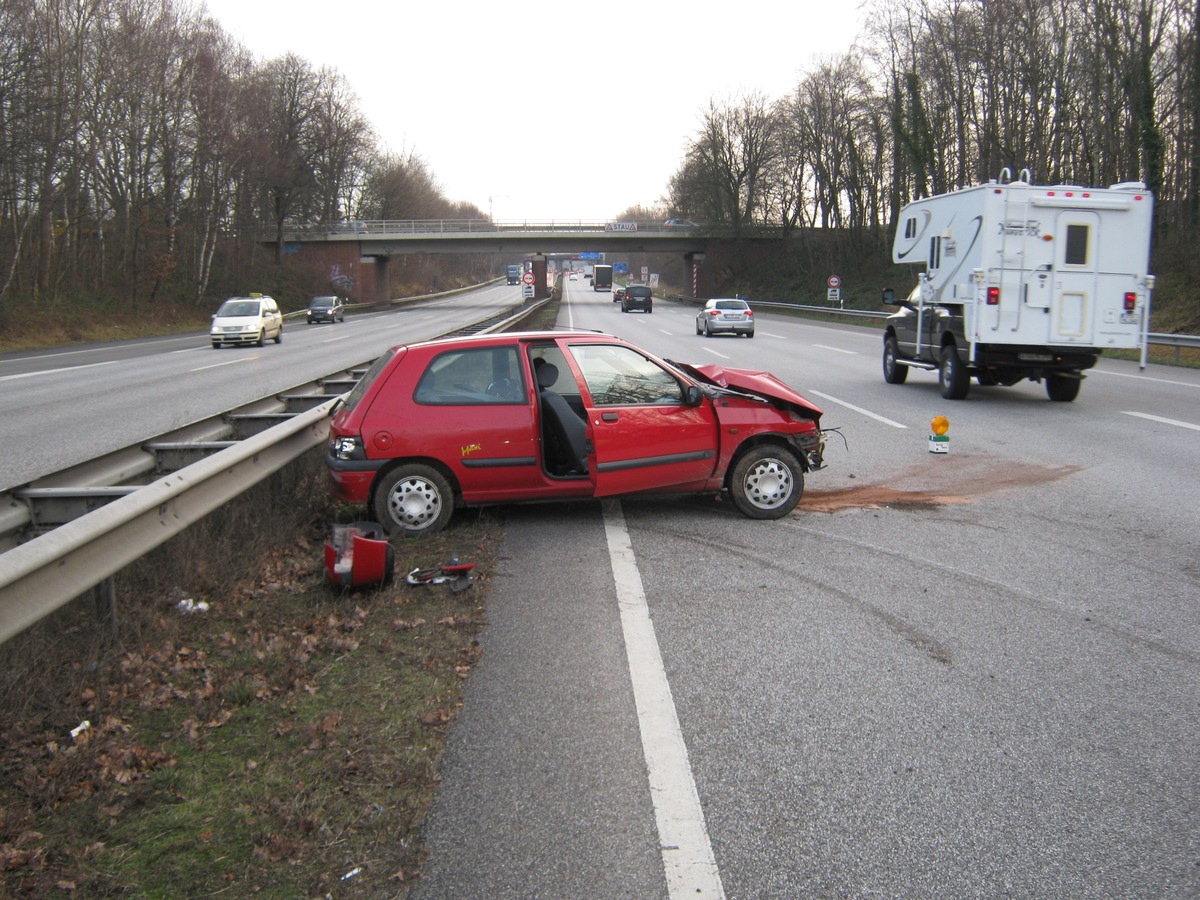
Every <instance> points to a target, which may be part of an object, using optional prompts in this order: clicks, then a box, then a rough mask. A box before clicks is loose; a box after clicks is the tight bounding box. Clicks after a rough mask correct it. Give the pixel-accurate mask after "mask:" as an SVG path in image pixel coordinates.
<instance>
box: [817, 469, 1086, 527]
mask: <svg viewBox="0 0 1200 900" xmlns="http://www.w3.org/2000/svg"><path fill="white" fill-rule="evenodd" d="M1082 468H1083V467H1082V466H1072V465H1060V466H1045V465H1038V464H1035V463H1028V462H1018V461H1016V460H1011V459H1004V458H1003V457H998V456H990V455H988V454H972V455H960V456H954V455H949V454H948V455H946V456H941V457H938V458H935V459H930V460H929V462H928V463H924V464H921V465H917V466H911V467H910V468H908V469H905V470H902V471H901V472H899V473H897V474H896V475H895V476H894V477H893V478H890V479H888V482H887V483H886V484H884V483H871V484H864V485H862V486H861V487H859V486H855V487H850V488H840V489H838V490H833V491H812V490H806V491H805V492H804V496H803V497H802V498H801V500H800V508H801V509H803V510H806V511H808V512H824V513H835V512H841V511H842V510H847V509H882V508H883V507H894V508H899V509H914V510H920V509H935V508H937V507H940V506H948V505H950V504H954V503H973V502H975V501H976V500H978V499H979V498H980V497H983V496H985V495H987V494H994V493H996V492H998V491H1004V490H1011V489H1014V488H1027V487H1036V486H1038V485H1040V484H1047V483H1050V482H1054V481H1061V480H1062V479H1064V478H1066V477H1068V476H1070V475H1073V474H1075V473H1076V472H1078V471H1080V470H1081V469H1082Z"/></svg>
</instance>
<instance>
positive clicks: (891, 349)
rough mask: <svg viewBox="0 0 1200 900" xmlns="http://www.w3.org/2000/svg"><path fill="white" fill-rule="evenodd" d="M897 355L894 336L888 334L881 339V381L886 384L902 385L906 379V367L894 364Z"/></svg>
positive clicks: (897, 348) (897, 350)
mask: <svg viewBox="0 0 1200 900" xmlns="http://www.w3.org/2000/svg"><path fill="white" fill-rule="evenodd" d="M898 353H899V347H898V345H897V343H896V336H895V335H894V334H889V335H888V336H887V337H885V338H884V339H883V380H884V381H886V382H887V383H888V384H904V382H905V380H906V379H907V378H908V366H902V365H900V363H898V362H896V355H897V354H898Z"/></svg>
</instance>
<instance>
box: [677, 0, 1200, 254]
mask: <svg viewBox="0 0 1200 900" xmlns="http://www.w3.org/2000/svg"><path fill="white" fill-rule="evenodd" d="M1198 15H1200V0H1006V2H1004V3H997V2H995V0H875V2H874V4H873V5H872V6H871V7H870V8H869V9H868V10H867V16H868V18H867V22H868V23H869V24H868V26H867V29H866V31H865V32H864V35H863V37H862V38H861V39H860V41H859V42H858V44H857V45H856V46H854V47H852V48H850V49H849V50H847V51H846V52H845V53H842V54H840V55H837V56H834V57H832V58H829V59H827V60H824V61H822V62H820V63H819V64H817V65H816V66H815V67H814V68H813V69H812V70H811V71H809V72H807V73H806V74H804V75H803V77H801V78H800V80H799V83H798V84H797V85H796V88H795V89H794V91H792V92H791V93H790V94H789V95H788V96H785V97H781V98H770V97H767V96H765V95H763V94H751V95H749V96H743V97H740V98H736V99H731V100H726V101H724V102H718V101H716V100H714V101H713V102H712V103H711V104H710V106H709V108H708V110H707V111H706V112H705V114H704V115H703V117H702V124H701V126H700V128H699V129H698V132H697V133H696V134H695V135H694V136H693V137H692V139H691V140H690V142H689V145H688V149H687V152H686V154H685V157H684V159H683V160H682V162H681V163H680V166H679V168H678V170H677V171H676V173H675V174H674V176H673V177H672V179H671V183H670V187H669V193H668V203H669V206H670V210H671V212H672V213H673V214H675V215H684V216H688V217H691V218H696V219H700V220H705V221H717V222H726V223H734V224H739V225H746V224H751V223H755V224H758V223H768V224H774V225H777V226H780V227H783V228H785V229H797V228H811V227H824V228H837V229H844V230H845V232H846V233H848V234H849V235H850V236H851V237H852V238H859V239H866V238H870V237H874V238H876V239H881V238H883V237H885V236H886V232H887V229H888V227H889V226H890V225H892V223H893V221H894V218H895V216H896V214H897V213H898V212H899V209H900V207H901V206H902V205H903V204H904V203H906V202H908V201H909V200H911V199H914V198H918V197H923V196H928V195H930V194H936V193H942V192H944V191H949V190H953V189H956V188H960V187H964V186H967V185H970V184H976V183H979V182H981V181H986V180H988V179H990V178H996V177H999V175H1000V173H1001V172H1002V171H1003V170H1004V169H1008V170H1009V171H1010V172H1011V173H1013V174H1014V175H1016V174H1018V173H1020V172H1021V171H1022V170H1025V169H1028V170H1029V171H1030V173H1031V176H1032V179H1033V181H1034V182H1035V183H1049V184H1059V183H1062V184H1079V185H1087V186H1102V185H1108V184H1113V183H1117V182H1122V181H1143V182H1145V183H1146V184H1147V186H1148V187H1149V188H1150V189H1151V191H1153V193H1154V194H1155V196H1156V198H1157V201H1158V203H1157V210H1158V222H1157V227H1158V229H1159V232H1160V233H1161V232H1162V231H1163V230H1164V229H1166V228H1171V229H1174V231H1175V232H1176V233H1177V234H1181V235H1183V236H1184V238H1185V239H1189V240H1192V241H1194V240H1195V233H1196V228H1197V225H1198V224H1200V130H1198V126H1200V45H1198V44H1197V39H1196V21H1197V18H1198Z"/></svg>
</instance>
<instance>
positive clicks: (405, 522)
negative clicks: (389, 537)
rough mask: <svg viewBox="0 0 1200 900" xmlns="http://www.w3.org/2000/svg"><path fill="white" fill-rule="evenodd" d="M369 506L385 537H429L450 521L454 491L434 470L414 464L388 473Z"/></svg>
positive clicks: (452, 511)
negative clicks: (424, 535) (394, 535)
mask: <svg viewBox="0 0 1200 900" xmlns="http://www.w3.org/2000/svg"><path fill="white" fill-rule="evenodd" d="M371 505H372V507H373V509H374V510H375V518H377V519H378V520H379V523H380V524H381V525H383V527H384V530H385V531H387V533H388V534H432V533H433V532H435V531H441V530H442V529H443V528H445V527H446V524H447V523H448V522H449V521H450V516H451V515H453V513H454V492H453V490H452V489H451V487H450V482H449V481H447V480H446V478H445V476H443V475H442V473H441V472H439V471H438V470H437V469H434V468H432V467H430V466H423V465H419V464H416V463H414V464H411V465H403V466H398V467H397V468H395V469H392V471H390V472H388V473H387V474H386V475H385V476H384V477H383V479H382V480H381V481H380V482H379V484H378V486H377V487H376V488H375V493H374V496H373V498H372V504H371Z"/></svg>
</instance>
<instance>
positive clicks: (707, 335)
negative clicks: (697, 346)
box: [704, 320, 712, 338]
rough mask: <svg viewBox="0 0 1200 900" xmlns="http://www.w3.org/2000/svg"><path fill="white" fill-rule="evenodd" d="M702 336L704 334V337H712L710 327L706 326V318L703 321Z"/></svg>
mask: <svg viewBox="0 0 1200 900" xmlns="http://www.w3.org/2000/svg"><path fill="white" fill-rule="evenodd" d="M704 336H705V337H706V338H710V337H712V329H711V328H709V327H708V322H707V320H706V321H705V323H704Z"/></svg>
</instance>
